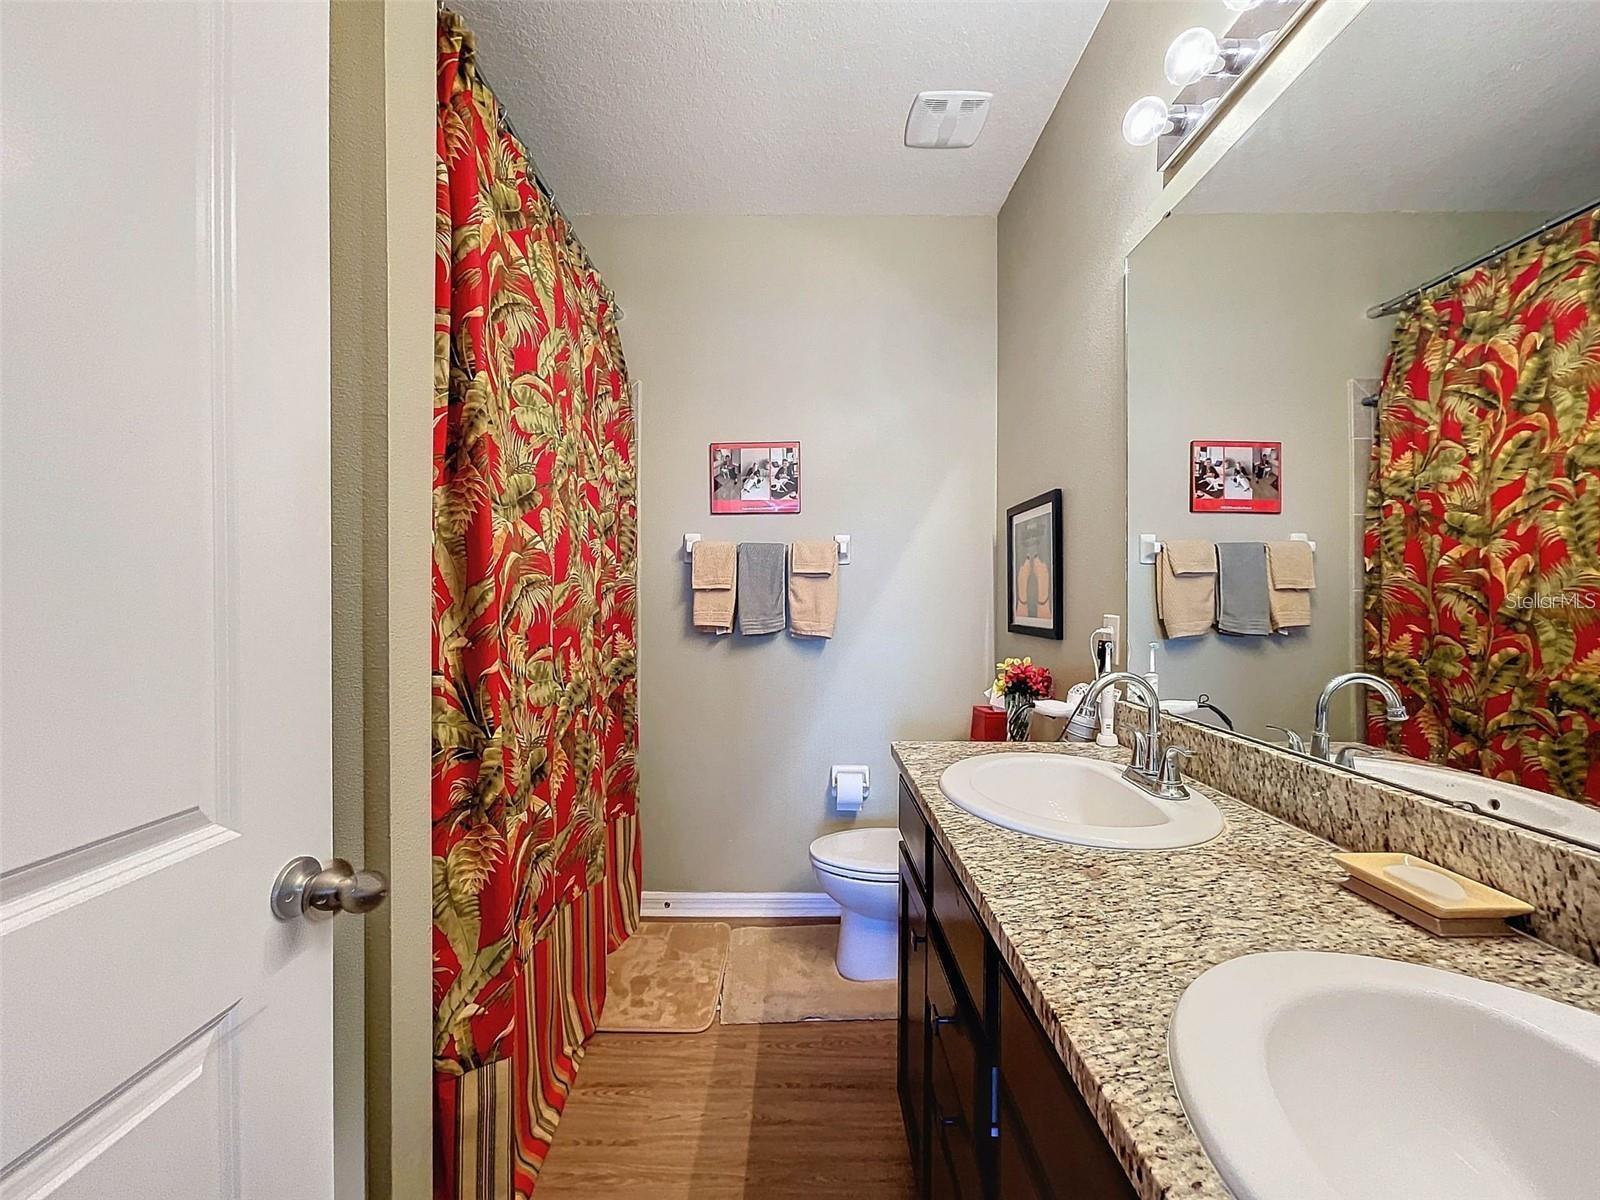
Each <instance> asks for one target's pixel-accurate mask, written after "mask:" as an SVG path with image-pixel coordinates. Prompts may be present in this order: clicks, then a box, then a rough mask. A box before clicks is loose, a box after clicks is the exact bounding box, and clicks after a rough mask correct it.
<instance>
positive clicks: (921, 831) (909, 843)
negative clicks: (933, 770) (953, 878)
mask: <svg viewBox="0 0 1600 1200" xmlns="http://www.w3.org/2000/svg"><path fill="white" fill-rule="evenodd" d="M931 840H932V835H931V834H930V833H929V832H928V822H927V821H926V820H924V819H923V816H922V809H920V808H918V807H917V798H916V797H915V796H913V795H912V794H911V785H910V784H908V783H907V782H906V781H905V777H904V776H902V777H901V779H900V844H901V845H903V846H904V847H905V851H906V857H907V858H909V859H910V860H911V872H912V876H913V878H915V879H916V881H917V886H918V887H920V888H921V889H922V894H923V895H924V896H926V895H927V894H928V845H929V843H930V841H931Z"/></svg>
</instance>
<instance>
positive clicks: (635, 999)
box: [600, 921, 730, 1033]
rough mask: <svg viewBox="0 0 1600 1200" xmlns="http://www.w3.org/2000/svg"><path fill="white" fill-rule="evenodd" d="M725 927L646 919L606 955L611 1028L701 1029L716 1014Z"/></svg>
mask: <svg viewBox="0 0 1600 1200" xmlns="http://www.w3.org/2000/svg"><path fill="white" fill-rule="evenodd" d="M729 932H730V931H729V928H728V926H726V925H723V924H720V923H708V922H702V921H646V922H645V923H644V924H642V925H640V926H639V928H638V930H637V931H636V932H635V933H634V935H633V936H632V937H630V938H629V939H628V940H627V941H626V942H624V943H623V944H622V949H620V950H618V951H617V952H616V953H615V954H613V955H611V956H610V958H608V959H607V960H606V1006H605V1009H604V1010H603V1011H602V1012H601V1014H600V1028H601V1029H602V1030H605V1031H607V1032H610V1033H703V1032H704V1031H705V1030H707V1029H710V1028H711V1022H712V1021H714V1020H716V1016H717V996H718V995H719V994H720V993H721V991H722V975H723V972H724V971H725V970H726V969H727V966H728V934H729Z"/></svg>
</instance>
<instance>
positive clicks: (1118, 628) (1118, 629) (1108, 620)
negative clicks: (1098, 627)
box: [1100, 613, 1122, 671]
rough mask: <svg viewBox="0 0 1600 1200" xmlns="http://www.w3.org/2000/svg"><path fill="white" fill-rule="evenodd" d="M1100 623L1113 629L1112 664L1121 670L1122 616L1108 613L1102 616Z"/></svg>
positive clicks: (1114, 667)
mask: <svg viewBox="0 0 1600 1200" xmlns="http://www.w3.org/2000/svg"><path fill="white" fill-rule="evenodd" d="M1100 624H1102V625H1104V626H1105V627H1106V628H1107V629H1109V630H1111V666H1112V668H1113V669H1115V670H1118V671H1120V670H1121V669H1122V617H1121V616H1120V615H1119V614H1117V613H1106V615H1105V616H1103V617H1101V618H1100Z"/></svg>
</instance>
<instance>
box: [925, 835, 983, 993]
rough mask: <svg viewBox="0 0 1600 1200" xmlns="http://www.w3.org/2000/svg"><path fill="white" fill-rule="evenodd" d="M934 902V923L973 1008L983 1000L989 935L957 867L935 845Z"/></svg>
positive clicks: (933, 863) (933, 865)
mask: <svg viewBox="0 0 1600 1200" xmlns="http://www.w3.org/2000/svg"><path fill="white" fill-rule="evenodd" d="M932 858H933V861H932V867H933V878H932V880H931V881H930V882H931V883H932V884H933V903H932V912H933V918H934V924H935V925H936V926H937V927H938V930H939V933H940V935H941V936H942V937H943V938H944V943H945V947H946V948H947V949H948V950H949V951H950V957H951V959H952V960H953V962H954V964H955V973H956V976H957V978H958V979H959V980H960V982H961V986H962V987H963V988H965V989H966V994H967V999H968V1001H970V1002H971V1004H972V1006H973V1008H975V1009H976V1008H978V1007H979V1006H980V1005H982V1003H983V951H984V946H985V945H986V944H987V943H988V940H989V938H988V934H986V933H985V932H984V930H983V926H982V925H981V924H979V922H978V914H977V913H975V912H973V910H972V905H971V904H969V903H968V902H967V896H966V893H965V892H963V891H962V890H961V884H960V883H959V882H957V880H956V875H955V871H954V869H953V868H952V867H951V866H950V863H949V861H948V860H947V859H946V858H945V856H944V851H943V850H941V849H939V848H938V847H937V846H935V847H934V848H933V856H932Z"/></svg>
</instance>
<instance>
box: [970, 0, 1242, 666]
mask: <svg viewBox="0 0 1600 1200" xmlns="http://www.w3.org/2000/svg"><path fill="white" fill-rule="evenodd" d="M1219 14H1222V15H1225V14H1226V10H1225V9H1224V8H1223V7H1222V6H1221V4H1220V3H1219V2H1218V0H1204V2H1201V0H1183V2H1171V3H1143V2H1138V0H1112V2H1111V4H1110V6H1109V7H1108V8H1107V9H1106V12H1105V15H1104V16H1103V17H1102V18H1101V20H1100V24H1099V26H1098V28H1096V30H1095V33H1094V37H1093V38H1091V39H1090V41H1089V45H1088V48H1087V49H1085V51H1084V54H1083V58H1082V59H1081V60H1079V62H1078V65H1077V68H1076V69H1075V70H1074V71H1073V73H1072V78H1071V79H1070V80H1069V81H1068V83H1067V86H1066V89H1065V91H1063V92H1062V95H1061V101H1060V103H1058V104H1057V105H1056V111H1055V114H1054V115H1053V116H1052V117H1051V118H1050V121H1049V123H1048V124H1047V125H1046V126H1045V129H1044V132H1043V133H1042V134H1040V136H1039V143H1038V145H1037V146H1035V147H1034V150H1033V154H1032V156H1031V157H1030V158H1029V159H1028V163H1027V165H1026V166H1025V167H1024V168H1023V170H1022V174H1021V175H1020V176H1019V177H1018V178H1017V182H1016V186H1015V187H1014V188H1012V191H1011V196H1010V198H1009V199H1008V200H1007V201H1006V204H1005V207H1004V208H1002V209H1001V210H1000V219H999V235H998V240H999V288H998V295H999V328H1000V337H999V375H998V386H997V397H998V408H999V441H998V464H997V465H998V481H999V487H998V491H997V505H996V508H997V510H998V511H997V520H996V537H997V539H1000V538H1003V529H1001V527H1000V525H1001V522H1003V520H1004V517H1005V510H1006V509H1007V508H1009V507H1011V506H1012V505H1013V504H1016V503H1017V502H1018V501H1021V500H1026V499H1027V498H1028V497H1030V496H1034V495H1037V494H1038V493H1040V492H1044V491H1047V490H1049V489H1050V488H1054V487H1059V488H1061V489H1062V491H1063V492H1064V494H1065V495H1064V504H1065V510H1066V512H1065V539H1064V540H1065V543H1066V547H1065V562H1066V612H1065V640H1064V641H1062V642H1052V641H1047V640H1045V639H1041V638H1033V637H1018V636H1016V635H1013V634H1010V633H1008V632H1006V614H1005V603H1006V581H1005V559H1004V555H997V562H996V566H995V579H994V594H995V600H994V620H995V627H996V631H997V633H996V637H997V649H998V650H999V652H1000V653H1001V654H1002V655H1007V654H1028V655H1032V656H1033V658H1034V660H1035V661H1037V662H1042V663H1044V664H1045V665H1047V666H1049V667H1051V668H1052V669H1054V670H1055V671H1056V672H1057V674H1058V675H1059V676H1060V677H1061V679H1062V683H1063V684H1065V683H1068V682H1071V681H1073V680H1077V679H1083V678H1086V677H1088V675H1089V674H1091V668H1090V665H1089V658H1088V652H1087V650H1086V649H1085V646H1086V644H1087V641H1088V637H1089V632H1090V630H1092V629H1094V628H1095V626H1097V625H1098V624H1099V623H1100V616H1101V614H1102V613H1120V612H1122V609H1123V601H1124V598H1125V571H1124V564H1123V531H1124V530H1125V529H1126V528H1127V519H1126V514H1127V506H1126V502H1125V491H1126V483H1127V479H1126V461H1127V453H1126V433H1127V418H1126V411H1125V407H1124V388H1123V374H1122V370H1123V356H1122V268H1123V259H1124V257H1125V256H1126V254H1127V252H1128V251H1129V249H1131V248H1132V244H1133V239H1135V238H1136V237H1137V236H1138V230H1139V226H1140V222H1141V219H1142V218H1143V217H1144V215H1145V214H1146V213H1147V212H1148V211H1149V209H1150V208H1151V206H1152V205H1154V204H1155V203H1156V201H1157V197H1158V195H1159V192H1160V176H1159V174H1158V173H1157V171H1156V169H1155V151H1154V149H1152V148H1146V149H1142V150H1136V149H1134V148H1133V147H1131V146H1129V145H1128V144H1127V143H1126V142H1124V141H1123V140H1122V132H1121V130H1122V114H1123V111H1124V110H1125V109H1126V108H1127V107H1128V105H1129V104H1131V103H1132V102H1133V101H1134V100H1135V99H1137V98H1138V97H1139V96H1142V95H1145V94H1147V93H1151V92H1155V93H1159V94H1161V95H1171V94H1172V90H1173V89H1172V88H1171V87H1170V86H1168V84H1167V83H1166V82H1165V81H1164V80H1163V78H1162V75H1161V59H1162V55H1163V54H1164V53H1165V50H1166V46H1167V43H1168V42H1169V41H1171V40H1172V37H1173V35H1174V34H1176V33H1177V32H1179V31H1180V30H1182V29H1184V28H1186V27H1187V26H1190V25H1195V24H1208V23H1209V24H1214V23H1215V22H1216V19H1217V18H1218V16H1219ZM1001 544H1002V545H1003V544H1004V543H1003V540H1002V541H1001Z"/></svg>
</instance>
